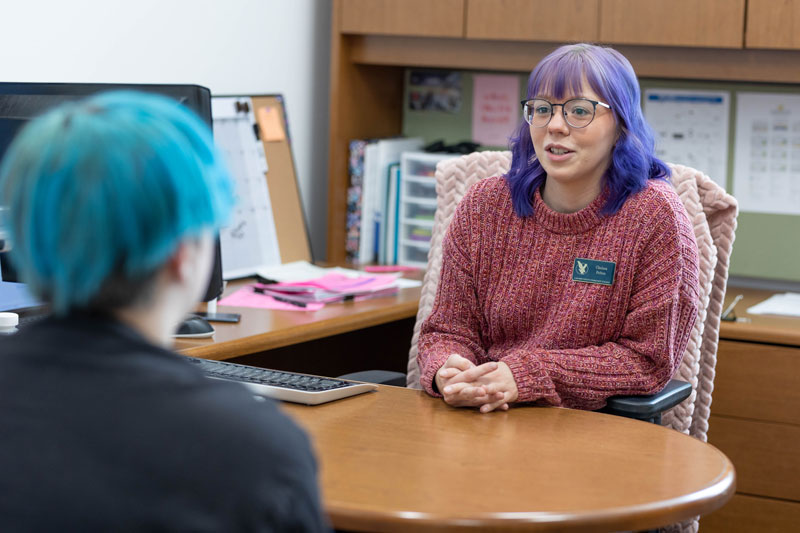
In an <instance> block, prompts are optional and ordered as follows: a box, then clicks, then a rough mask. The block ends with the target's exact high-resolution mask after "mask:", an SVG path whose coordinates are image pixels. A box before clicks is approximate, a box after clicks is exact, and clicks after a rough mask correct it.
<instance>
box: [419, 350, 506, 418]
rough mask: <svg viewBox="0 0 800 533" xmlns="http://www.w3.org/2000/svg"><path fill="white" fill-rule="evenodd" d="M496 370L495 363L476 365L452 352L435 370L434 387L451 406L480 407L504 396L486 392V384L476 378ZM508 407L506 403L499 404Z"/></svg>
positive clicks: (503, 407)
mask: <svg viewBox="0 0 800 533" xmlns="http://www.w3.org/2000/svg"><path fill="white" fill-rule="evenodd" d="M495 370H497V363H496V362H494V361H490V362H488V363H484V364H482V365H478V366H476V365H475V364H474V363H473V362H472V361H470V360H469V359H467V358H466V357H462V356H460V355H458V354H453V355H451V356H450V357H448V358H447V361H445V363H444V364H443V365H442V366H441V368H439V370H438V371H437V372H436V377H435V380H436V387H437V388H438V389H439V392H440V393H441V394H442V396H443V397H444V401H445V402H446V403H447V404H448V405H452V406H453V407H481V406H483V405H486V404H496V403H497V402H499V401H501V400H502V399H503V398H504V394H503V393H502V392H499V391H498V392H488V390H487V386H486V385H484V384H481V383H479V382H478V380H479V379H480V378H481V377H482V376H484V375H486V374H488V373H490V372H494V371H495ZM500 408H501V409H503V410H505V409H508V404H504V405H502V406H500Z"/></svg>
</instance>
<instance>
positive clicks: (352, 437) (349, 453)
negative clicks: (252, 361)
mask: <svg viewBox="0 0 800 533" xmlns="http://www.w3.org/2000/svg"><path fill="white" fill-rule="evenodd" d="M284 409H285V411H287V412H288V413H289V414H290V416H292V417H293V418H295V419H296V420H297V421H298V423H299V424H300V425H301V426H303V427H305V429H306V430H307V431H308V432H309V434H310V435H311V437H312V440H313V442H314V446H315V449H316V451H317V455H318V459H319V462H320V483H321V486H322V493H323V502H324V506H325V509H326V511H327V512H328V514H329V516H330V518H331V521H332V523H333V525H334V527H336V528H337V529H342V530H353V531H455V530H475V531H511V530H513V531H619V530H641V529H648V528H655V527H658V526H664V525H667V524H671V523H674V522H679V521H682V520H685V519H688V518H691V517H694V516H697V515H702V514H706V513H709V512H711V511H713V510H715V509H717V508H719V507H721V506H722V505H723V504H724V503H725V502H726V501H727V500H728V499H729V498H730V497H731V496H732V495H733V493H734V490H735V473H734V468H733V465H732V464H731V462H730V461H729V460H728V458H727V457H725V455H724V454H722V453H721V452H720V451H719V450H717V449H716V448H714V447H713V446H711V445H709V444H706V443H703V442H700V441H698V440H696V439H694V438H691V437H689V436H686V435H683V434H681V433H678V432H676V431H673V430H670V429H666V428H663V427H661V426H656V425H654V424H648V423H645V422H639V421H635V420H630V419H626V418H621V417H616V416H612V415H604V414H599V413H592V412H584V411H574V410H569V409H558V408H537V407H516V408H512V409H511V410H509V411H508V412H497V413H490V414H488V415H483V414H480V413H478V412H477V411H475V410H470V409H453V408H450V407H448V406H447V405H445V404H444V403H443V402H442V401H441V400H439V399H435V398H431V397H429V396H428V395H426V394H425V393H423V392H421V391H414V390H409V389H402V388H397V387H381V388H380V389H379V391H377V392H374V393H369V394H364V395H361V396H356V397H353V398H348V399H345V400H340V401H337V402H333V403H329V404H324V405H320V406H316V407H307V406H301V405H292V404H284Z"/></svg>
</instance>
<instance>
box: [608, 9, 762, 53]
mask: <svg viewBox="0 0 800 533" xmlns="http://www.w3.org/2000/svg"><path fill="white" fill-rule="evenodd" d="M751 2H752V0H751ZM744 4H745V0H702V1H700V0H648V1H646V2H642V1H641V0H602V3H601V8H600V40H601V41H603V42H608V43H625V44H636V45H661V46H702V47H715V48H742V42H743V38H742V34H743V32H744Z"/></svg>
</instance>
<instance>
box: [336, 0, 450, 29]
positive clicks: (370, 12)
mask: <svg viewBox="0 0 800 533" xmlns="http://www.w3.org/2000/svg"><path fill="white" fill-rule="evenodd" d="M465 1H466V0H437V1H435V2H432V1H430V0H348V1H346V2H343V3H342V5H341V9H342V13H341V17H342V18H341V31H342V33H369V34H377V35H381V34H382V35H417V36H422V35H425V36H432V37H463V35H464V2H465Z"/></svg>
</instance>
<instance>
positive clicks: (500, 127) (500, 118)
mask: <svg viewBox="0 0 800 533" xmlns="http://www.w3.org/2000/svg"><path fill="white" fill-rule="evenodd" d="M472 80H473V90H472V140H473V141H475V142H477V143H480V144H483V145H486V146H508V138H509V137H510V136H511V135H512V134H513V133H514V128H516V127H517V125H518V124H519V121H520V120H522V119H521V116H522V115H521V108H520V104H519V101H520V91H519V78H518V77H517V76H500V75H496V74H476V75H475V76H473V77H472Z"/></svg>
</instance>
